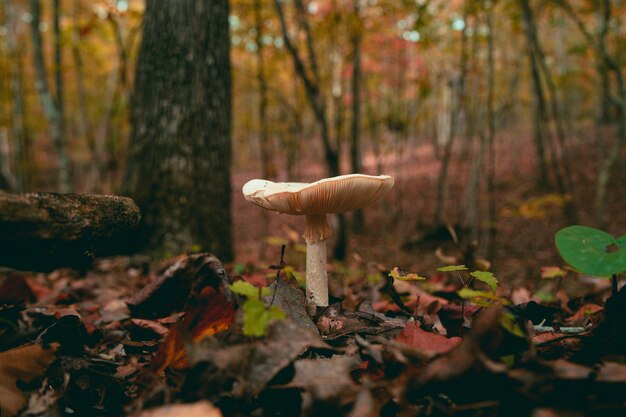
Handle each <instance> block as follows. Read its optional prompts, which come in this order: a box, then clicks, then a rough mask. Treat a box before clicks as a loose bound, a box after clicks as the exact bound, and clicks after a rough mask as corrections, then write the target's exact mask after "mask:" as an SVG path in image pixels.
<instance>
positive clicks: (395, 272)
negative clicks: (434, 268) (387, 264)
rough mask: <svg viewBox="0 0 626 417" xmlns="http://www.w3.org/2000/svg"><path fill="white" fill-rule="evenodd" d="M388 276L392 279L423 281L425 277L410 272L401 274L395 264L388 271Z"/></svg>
mask: <svg viewBox="0 0 626 417" xmlns="http://www.w3.org/2000/svg"><path fill="white" fill-rule="evenodd" d="M389 276H390V277H391V278H393V279H397V280H400V281H423V280H425V279H426V278H424V277H421V276H419V275H417V274H414V273H410V274H402V273H400V271H399V269H398V267H397V266H396V267H395V268H393V269H392V270H391V272H389Z"/></svg>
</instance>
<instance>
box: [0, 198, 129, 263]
mask: <svg viewBox="0 0 626 417" xmlns="http://www.w3.org/2000/svg"><path fill="white" fill-rule="evenodd" d="M140 219H141V214H140V211H139V208H138V207H137V205H136V204H135V203H134V202H133V200H131V199H129V198H125V197H119V196H106V195H92V194H58V193H26V194H12V193H7V192H4V191H0V266H6V267H12V268H17V269H25V270H33V271H49V270H52V269H54V268H58V267H72V268H77V269H84V268H87V267H89V266H90V265H91V263H92V261H93V259H94V258H95V257H96V256H107V255H113V254H118V253H125V252H128V251H129V250H131V249H132V247H133V242H134V241H135V240H136V239H134V238H133V235H134V234H133V231H134V229H135V228H136V227H137V225H138V224H139V220H140Z"/></svg>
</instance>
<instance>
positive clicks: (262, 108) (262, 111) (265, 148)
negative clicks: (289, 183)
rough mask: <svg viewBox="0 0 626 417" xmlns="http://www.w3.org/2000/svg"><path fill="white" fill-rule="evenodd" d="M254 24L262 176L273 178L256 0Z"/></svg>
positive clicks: (257, 1)
mask: <svg viewBox="0 0 626 417" xmlns="http://www.w3.org/2000/svg"><path fill="white" fill-rule="evenodd" d="M254 26H255V29H256V36H255V43H256V58H257V68H256V69H257V74H256V75H257V81H258V83H259V115H258V116H259V147H260V150H261V171H262V172H261V178H263V179H267V180H271V179H274V178H275V177H276V176H277V174H278V173H277V172H276V166H275V165H274V159H273V157H272V156H273V152H272V146H271V145H272V143H271V139H270V135H269V128H268V123H267V104H268V100H267V77H266V76H265V57H264V54H263V47H264V45H263V4H262V2H261V0H254ZM269 216H270V213H268V211H267V210H263V211H262V212H261V223H260V225H259V226H260V227H259V259H265V249H266V248H265V246H266V245H265V238H266V237H267V235H268V222H269Z"/></svg>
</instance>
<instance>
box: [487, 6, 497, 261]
mask: <svg viewBox="0 0 626 417" xmlns="http://www.w3.org/2000/svg"><path fill="white" fill-rule="evenodd" d="M487 7H488V9H487V10H486V13H485V22H486V23H487V29H488V32H489V33H488V35H487V142H488V145H489V152H488V155H489V160H488V163H487V195H488V196H489V198H488V201H489V203H488V216H487V224H488V229H487V230H488V239H487V242H488V244H487V256H488V257H489V259H491V260H492V261H493V259H495V252H496V233H497V230H498V229H497V208H496V201H497V200H496V198H497V196H496V186H495V181H496V145H495V144H496V115H495V104H494V101H495V98H494V96H495V94H494V93H495V88H496V85H495V83H496V82H495V51H494V44H493V40H494V34H493V31H494V27H493V13H494V10H493V9H494V7H495V5H493V4H492V5H491V6H487Z"/></svg>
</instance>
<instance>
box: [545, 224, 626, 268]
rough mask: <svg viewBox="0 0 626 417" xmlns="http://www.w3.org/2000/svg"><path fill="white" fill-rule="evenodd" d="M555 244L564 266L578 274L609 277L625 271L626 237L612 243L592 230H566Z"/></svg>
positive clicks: (606, 234) (603, 234) (605, 236)
mask: <svg viewBox="0 0 626 417" xmlns="http://www.w3.org/2000/svg"><path fill="white" fill-rule="evenodd" d="M555 241H556V247H557V249H558V250H559V253H560V254H561V256H562V257H563V259H564V260H565V262H567V263H568V264H570V265H571V266H572V267H574V268H575V269H577V270H578V271H580V272H583V273H585V274H589V275H595V276H600V277H610V276H612V275H614V274H618V273H620V272H624V271H626V235H624V236H622V237H620V238H617V239H615V238H614V237H613V236H611V235H610V234H608V233H605V232H603V231H602V230H598V229H594V228H593V227H586V226H569V227H566V228H564V229H561V230H559V231H558V232H557V234H556V235H555Z"/></svg>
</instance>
